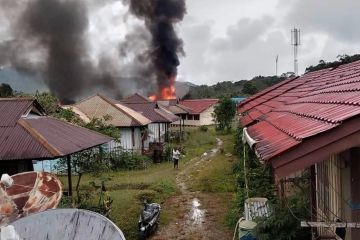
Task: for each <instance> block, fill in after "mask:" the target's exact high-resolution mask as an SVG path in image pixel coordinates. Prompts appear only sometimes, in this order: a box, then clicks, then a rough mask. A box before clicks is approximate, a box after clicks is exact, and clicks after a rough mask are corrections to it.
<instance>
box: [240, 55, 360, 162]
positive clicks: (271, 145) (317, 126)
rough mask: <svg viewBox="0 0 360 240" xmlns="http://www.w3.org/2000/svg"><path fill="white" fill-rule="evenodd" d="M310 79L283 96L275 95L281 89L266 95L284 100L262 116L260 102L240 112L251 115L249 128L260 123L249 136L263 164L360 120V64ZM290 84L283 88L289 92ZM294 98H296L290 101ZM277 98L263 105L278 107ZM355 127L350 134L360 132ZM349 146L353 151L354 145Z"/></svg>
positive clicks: (343, 66) (248, 116)
mask: <svg viewBox="0 0 360 240" xmlns="http://www.w3.org/2000/svg"><path fill="white" fill-rule="evenodd" d="M306 75H307V74H305V75H304V77H300V78H298V79H295V80H293V81H289V82H287V84H289V85H292V84H294V83H295V82H296V81H297V80H299V81H300V80H301V79H302V78H305V77H306V78H307V79H311V80H305V81H304V80H301V81H303V83H302V84H300V85H298V86H297V87H295V88H290V89H289V90H287V91H285V92H283V93H282V94H277V93H273V92H272V91H278V89H279V88H277V89H273V90H272V91H269V92H267V93H266V94H265V95H273V96H276V98H282V100H284V102H283V103H282V104H279V105H272V106H273V107H272V109H271V110H270V111H267V110H266V109H265V110H264V113H263V114H262V112H261V111H260V110H261V109H262V108H261V103H260V104H257V105H256V104H253V103H254V101H255V100H256V99H253V101H249V102H248V104H252V106H250V107H249V105H246V104H245V105H242V106H241V108H240V109H247V111H248V114H247V115H246V117H244V119H243V121H244V123H245V124H246V125H248V124H249V123H250V122H251V121H252V120H254V119H256V120H257V121H258V123H255V124H254V125H250V126H249V127H248V133H249V135H250V136H251V137H252V138H254V140H256V141H257V143H256V144H255V150H256V151H257V153H258V154H259V155H260V157H261V158H262V159H263V160H271V159H274V158H275V157H276V158H279V157H280V156H281V155H282V154H283V153H284V152H286V151H288V150H290V149H292V148H294V147H295V146H301V143H302V142H303V141H305V140H308V139H309V141H311V139H312V138H313V137H315V136H319V135H321V134H322V133H325V132H326V133H329V132H330V133H331V131H333V130H335V129H338V128H339V127H340V126H345V125H346V124H347V122H349V121H350V119H352V118H354V117H358V116H360V61H357V62H354V63H350V64H346V65H342V66H340V67H338V68H335V69H331V70H322V71H318V72H314V73H311V75H312V77H309V75H307V76H306ZM314 76H315V77H314ZM287 84H285V85H282V86H281V87H282V88H284V89H285V88H286V85H287ZM291 96H293V97H294V98H289V97H291ZM276 98H269V100H268V102H266V101H265V102H264V103H263V104H265V105H266V106H269V105H270V104H274V102H273V100H274V99H276ZM269 103H270V104H269ZM259 107H260V110H259ZM260 113H261V114H260ZM351 126H352V128H353V129H351V131H350V132H357V131H360V128H358V127H357V126H356V125H354V124H353V125H351ZM334 139H337V138H336V136H334V137H333V138H329V139H328V140H327V141H328V142H327V143H324V144H325V145H326V144H330V143H331V142H332V141H335V140H334ZM347 145H348V147H350V145H351V144H350V143H347ZM289 161H290V160H289Z"/></svg>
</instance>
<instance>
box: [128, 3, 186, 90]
mask: <svg viewBox="0 0 360 240" xmlns="http://www.w3.org/2000/svg"><path fill="white" fill-rule="evenodd" d="M125 2H126V3H128V4H129V9H130V12H131V13H132V14H133V15H135V16H137V17H138V18H140V19H143V20H144V21H145V26H146V28H147V30H148V31H149V32H150V33H151V41H150V49H149V55H150V58H151V65H152V66H151V67H154V73H155V75H156V80H157V87H158V90H160V89H162V88H164V87H170V86H171V85H173V84H174V82H173V81H174V79H175V78H176V75H177V67H178V66H179V64H180V61H179V57H178V55H179V54H184V50H183V41H182V40H181V39H180V38H179V37H178V36H177V34H176V31H175V28H174V25H175V24H176V23H178V22H180V21H182V20H183V18H184V15H185V14H186V4H185V0H143V1H139V0H125Z"/></svg>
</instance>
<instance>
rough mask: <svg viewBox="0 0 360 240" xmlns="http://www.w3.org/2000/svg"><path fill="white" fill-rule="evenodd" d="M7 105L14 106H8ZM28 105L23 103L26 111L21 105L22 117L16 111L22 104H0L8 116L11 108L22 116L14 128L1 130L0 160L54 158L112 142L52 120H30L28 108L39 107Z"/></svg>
mask: <svg viewBox="0 0 360 240" xmlns="http://www.w3.org/2000/svg"><path fill="white" fill-rule="evenodd" d="M8 101H14V103H13V104H9V103H8ZM28 101H29V100H26V101H25V100H24V102H27V104H26V106H28V107H27V108H26V107H25V104H24V105H22V104H20V105H19V106H20V108H21V109H22V111H23V113H21V114H20V110H19V109H17V108H14V107H15V106H16V105H17V104H19V102H21V100H19V99H7V100H4V101H2V100H0V108H1V109H3V110H5V109H6V111H5V112H9V110H8V108H10V107H12V109H11V110H12V111H15V112H17V113H19V114H17V116H18V119H17V121H16V124H15V125H14V126H12V124H11V125H10V126H3V127H0V160H15V159H17V160H19V159H44V158H45V159H46V158H55V157H59V156H65V155H68V154H71V153H74V152H79V151H82V150H84V149H87V148H91V147H94V146H97V145H100V144H103V143H106V142H109V141H111V140H112V139H111V138H110V137H107V136H104V135H102V134H98V133H96V132H93V131H90V130H88V129H85V128H81V127H77V126H75V125H72V124H69V123H67V122H64V121H61V120H57V119H53V118H51V117H47V116H33V115H29V116H27V115H26V114H27V113H28V110H29V107H31V106H36V105H38V103H37V102H36V101H35V100H30V103H28ZM40 112H41V110H40ZM2 116H3V115H2ZM4 118H5V119H6V117H4ZM6 120H7V119H6ZM0 122H1V120H0ZM2 125H5V124H4V123H3V124H2Z"/></svg>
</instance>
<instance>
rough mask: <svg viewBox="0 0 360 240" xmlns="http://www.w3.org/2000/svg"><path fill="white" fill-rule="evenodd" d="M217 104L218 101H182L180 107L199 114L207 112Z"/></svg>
mask: <svg viewBox="0 0 360 240" xmlns="http://www.w3.org/2000/svg"><path fill="white" fill-rule="evenodd" d="M218 102H219V99H192V100H182V101H180V102H179V103H180V105H183V106H185V107H187V108H189V109H191V113H193V114H200V113H202V112H204V111H205V110H207V109H208V108H210V107H212V106H214V105H216V104H217V103H218Z"/></svg>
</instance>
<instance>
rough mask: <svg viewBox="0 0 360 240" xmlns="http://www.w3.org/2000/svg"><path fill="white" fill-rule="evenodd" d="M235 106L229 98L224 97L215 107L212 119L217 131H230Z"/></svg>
mask: <svg viewBox="0 0 360 240" xmlns="http://www.w3.org/2000/svg"><path fill="white" fill-rule="evenodd" d="M235 113H236V104H235V102H233V101H232V100H231V98H230V97H225V98H223V99H222V100H221V101H220V104H219V105H217V106H216V107H215V110H214V118H215V122H216V125H217V129H218V130H225V128H226V129H227V130H230V129H231V123H232V120H233V119H234V117H235Z"/></svg>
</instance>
